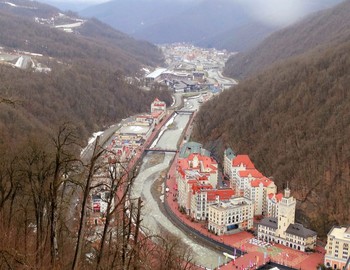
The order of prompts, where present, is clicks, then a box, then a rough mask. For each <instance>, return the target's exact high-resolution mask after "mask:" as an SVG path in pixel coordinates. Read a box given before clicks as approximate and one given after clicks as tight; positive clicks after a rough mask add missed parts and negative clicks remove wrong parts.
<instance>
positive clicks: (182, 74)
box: [144, 43, 237, 93]
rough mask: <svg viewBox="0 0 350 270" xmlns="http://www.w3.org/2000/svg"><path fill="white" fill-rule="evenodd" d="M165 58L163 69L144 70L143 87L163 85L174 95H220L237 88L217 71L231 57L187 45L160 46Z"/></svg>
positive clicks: (228, 54)
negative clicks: (222, 92)
mask: <svg viewBox="0 0 350 270" xmlns="http://www.w3.org/2000/svg"><path fill="white" fill-rule="evenodd" d="M160 48H161V50H162V52H163V54H164V55H165V63H166V66H167V67H166V68H158V69H155V70H154V71H152V72H151V71H150V70H148V69H144V71H145V73H146V75H145V84H146V85H147V86H149V85H151V84H152V83H160V84H164V85H167V86H168V87H169V88H170V89H172V90H173V91H174V92H176V93H179V92H180V93H182V92H196V91H211V92H212V93H220V92H221V91H223V90H225V89H228V88H230V87H231V86H234V85H236V84H237V82H236V81H235V80H234V79H231V78H226V77H224V76H223V75H222V73H221V71H222V69H223V67H224V66H225V62H226V61H227V59H228V58H229V56H230V55H232V53H229V52H227V51H219V50H216V49H203V48H198V47H195V46H193V45H191V44H186V43H176V44H168V45H162V46H160Z"/></svg>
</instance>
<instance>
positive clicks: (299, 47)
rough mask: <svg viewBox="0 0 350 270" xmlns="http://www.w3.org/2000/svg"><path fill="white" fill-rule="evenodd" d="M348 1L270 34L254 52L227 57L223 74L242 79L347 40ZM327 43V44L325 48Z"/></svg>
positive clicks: (349, 6)
mask: <svg viewBox="0 0 350 270" xmlns="http://www.w3.org/2000/svg"><path fill="white" fill-rule="evenodd" d="M348 14H350V1H348V0H347V1H344V2H343V3H341V4H339V5H337V6H336V7H334V8H330V9H327V10H324V11H320V12H318V13H316V14H313V15H312V16H310V17H307V18H306V19H304V20H302V21H301V22H298V23H296V24H294V25H292V26H290V27H287V28H285V29H282V30H279V31H277V32H275V33H273V34H271V35H270V36H269V37H268V38H266V39H265V40H264V41H263V42H262V43H260V44H259V45H257V46H256V47H255V48H253V49H251V50H249V51H247V52H245V53H240V54H237V55H235V56H233V57H231V58H230V59H229V60H228V61H227V63H226V66H225V69H224V74H225V75H227V76H229V77H234V78H244V77H247V76H250V75H252V74H254V73H256V72H259V71H261V70H263V69H264V68H265V67H268V66H269V65H271V64H273V63H275V62H278V61H283V60H284V59H286V58H288V57H291V56H295V55H298V54H300V53H304V52H306V51H307V50H308V49H311V48H313V47H315V46H326V47H327V46H329V44H330V43H331V42H333V41H335V40H337V39H341V40H342V39H343V40H346V39H348V38H349V36H350V31H349V30H348V29H350V19H349V15H348ZM327 43H329V44H327Z"/></svg>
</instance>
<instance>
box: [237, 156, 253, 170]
mask: <svg viewBox="0 0 350 270" xmlns="http://www.w3.org/2000/svg"><path fill="white" fill-rule="evenodd" d="M242 164H243V165H244V166H245V167H246V169H255V166H254V164H253V162H252V161H251V160H250V158H249V156H248V155H237V156H236V157H235V158H234V159H233V160H232V166H233V167H238V166H241V165H242Z"/></svg>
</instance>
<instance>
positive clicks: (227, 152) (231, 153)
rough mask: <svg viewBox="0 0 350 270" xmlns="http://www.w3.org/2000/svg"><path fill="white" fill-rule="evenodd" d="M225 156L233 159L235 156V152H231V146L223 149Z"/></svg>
mask: <svg viewBox="0 0 350 270" xmlns="http://www.w3.org/2000/svg"><path fill="white" fill-rule="evenodd" d="M225 156H226V157H228V158H229V159H234V158H235V157H236V154H235V152H233V150H232V148H227V149H226V150H225Z"/></svg>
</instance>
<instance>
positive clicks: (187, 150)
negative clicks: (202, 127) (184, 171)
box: [179, 142, 210, 158]
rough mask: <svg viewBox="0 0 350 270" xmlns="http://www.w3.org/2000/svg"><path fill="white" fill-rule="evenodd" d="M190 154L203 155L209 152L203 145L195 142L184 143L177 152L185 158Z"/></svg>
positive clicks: (208, 154) (207, 154)
mask: <svg viewBox="0 0 350 270" xmlns="http://www.w3.org/2000/svg"><path fill="white" fill-rule="evenodd" d="M191 154H201V155H203V156H210V152H209V151H207V150H205V149H204V148H203V145H202V144H200V143H197V142H187V143H185V144H184V145H183V146H182V147H181V149H180V152H179V157H180V158H187V157H188V156H189V155H191Z"/></svg>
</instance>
